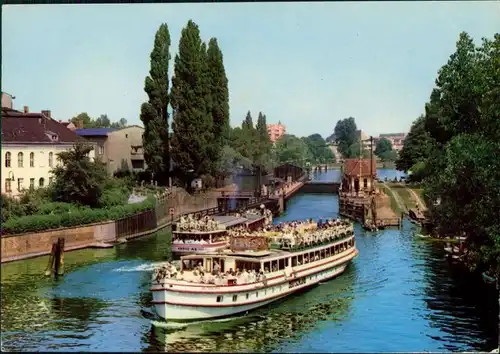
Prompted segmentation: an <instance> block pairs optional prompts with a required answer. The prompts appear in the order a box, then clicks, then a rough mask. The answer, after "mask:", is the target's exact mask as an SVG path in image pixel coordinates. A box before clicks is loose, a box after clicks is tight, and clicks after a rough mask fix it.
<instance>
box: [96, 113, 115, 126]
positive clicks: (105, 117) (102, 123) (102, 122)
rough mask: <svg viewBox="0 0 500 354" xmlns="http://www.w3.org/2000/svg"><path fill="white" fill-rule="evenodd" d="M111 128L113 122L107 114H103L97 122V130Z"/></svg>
mask: <svg viewBox="0 0 500 354" xmlns="http://www.w3.org/2000/svg"><path fill="white" fill-rule="evenodd" d="M110 126H111V121H110V120H109V118H108V115H107V114H101V115H100V116H99V118H97V119H96V120H95V128H109V127H110Z"/></svg>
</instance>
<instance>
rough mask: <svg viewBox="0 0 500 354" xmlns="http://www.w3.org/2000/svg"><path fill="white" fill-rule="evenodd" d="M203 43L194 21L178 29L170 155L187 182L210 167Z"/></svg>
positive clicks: (211, 162)
mask: <svg viewBox="0 0 500 354" xmlns="http://www.w3.org/2000/svg"><path fill="white" fill-rule="evenodd" d="M206 57H207V54H206V47H205V45H204V44H203V43H202V41H201V38H200V30H199V28H198V25H196V24H195V23H194V22H193V21H191V20H190V21H189V22H188V23H187V25H186V27H185V28H184V29H183V30H182V33H181V38H180V41H179V52H178V54H177V55H176V56H175V66H174V77H173V79H172V90H171V104H172V108H173V121H172V128H173V131H174V134H173V136H172V140H171V149H172V150H171V151H172V158H173V160H174V161H175V162H176V164H177V166H178V173H179V178H180V179H181V180H182V181H183V182H185V183H189V182H190V179H191V178H192V177H193V175H198V176H201V175H203V174H205V173H207V172H209V171H210V170H211V169H212V166H213V163H214V162H215V161H213V160H212V158H213V156H212V150H211V149H212V148H213V145H212V144H213V141H214V137H213V125H212V117H211V114H210V111H211V103H210V102H207V100H208V99H209V92H210V90H209V87H208V84H207V81H208V78H207V77H208V75H207V63H206Z"/></svg>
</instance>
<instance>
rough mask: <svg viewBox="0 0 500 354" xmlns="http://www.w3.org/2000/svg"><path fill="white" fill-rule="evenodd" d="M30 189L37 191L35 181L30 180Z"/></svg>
mask: <svg viewBox="0 0 500 354" xmlns="http://www.w3.org/2000/svg"><path fill="white" fill-rule="evenodd" d="M30 189H35V179H34V178H30Z"/></svg>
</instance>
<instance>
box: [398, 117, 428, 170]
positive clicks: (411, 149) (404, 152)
mask: <svg viewBox="0 0 500 354" xmlns="http://www.w3.org/2000/svg"><path fill="white" fill-rule="evenodd" d="M425 124H426V118H425V117H424V116H420V117H419V118H418V119H417V120H416V121H414V122H413V124H412V126H411V128H410V132H409V133H408V135H407V136H406V138H405V140H404V143H403V148H402V149H401V151H400V152H399V157H398V159H397V160H396V168H397V169H398V170H400V171H405V172H408V171H409V170H411V168H412V166H414V165H415V164H417V163H424V162H425V160H427V159H428V158H429V157H430V155H431V152H432V150H433V148H434V145H435V141H434V139H432V138H431V136H430V134H429V132H428V131H427V130H426V127H425Z"/></svg>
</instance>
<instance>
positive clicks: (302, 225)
mask: <svg viewBox="0 0 500 354" xmlns="http://www.w3.org/2000/svg"><path fill="white" fill-rule="evenodd" d="M349 226H351V227H352V224H351V223H350V222H348V221H344V220H340V219H336V220H333V219H326V220H322V219H319V220H318V222H313V220H312V219H309V220H307V221H291V222H282V223H279V224H276V225H268V226H265V227H264V229H263V230H257V231H253V232H249V231H248V230H246V229H244V228H235V229H233V230H230V231H229V235H230V236H264V235H266V236H268V237H270V239H271V240H270V241H271V242H273V243H274V244H275V245H277V246H278V248H295V247H309V246H316V245H320V244H323V243H325V242H331V241H335V240H338V239H340V238H342V237H345V236H346V235H347V234H352V229H349Z"/></svg>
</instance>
